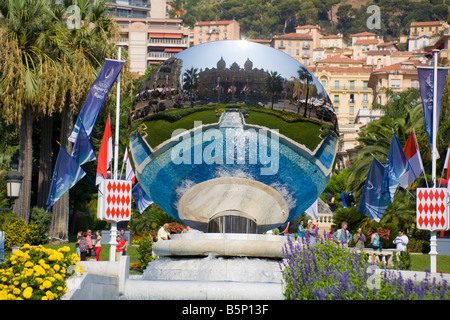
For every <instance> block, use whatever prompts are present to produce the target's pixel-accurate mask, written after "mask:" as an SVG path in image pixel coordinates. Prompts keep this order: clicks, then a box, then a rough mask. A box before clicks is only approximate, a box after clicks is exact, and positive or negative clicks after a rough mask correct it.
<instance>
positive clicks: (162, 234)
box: [157, 223, 170, 241]
mask: <svg viewBox="0 0 450 320" xmlns="http://www.w3.org/2000/svg"><path fill="white" fill-rule="evenodd" d="M168 229H169V224H168V223H165V224H164V225H163V226H162V227H161V228H159V230H158V234H157V239H158V241H159V240H169V239H170V232H169V231H167V230H168Z"/></svg>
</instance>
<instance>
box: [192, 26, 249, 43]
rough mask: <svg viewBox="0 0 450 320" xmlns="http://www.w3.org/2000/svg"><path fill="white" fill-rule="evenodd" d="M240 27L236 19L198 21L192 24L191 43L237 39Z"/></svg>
mask: <svg viewBox="0 0 450 320" xmlns="http://www.w3.org/2000/svg"><path fill="white" fill-rule="evenodd" d="M240 37H241V35H240V28H239V22H237V21H236V20H225V21H200V22H197V23H196V24H194V32H193V38H192V45H194V46H196V45H198V44H201V43H206V42H211V41H218V40H239V39H240Z"/></svg>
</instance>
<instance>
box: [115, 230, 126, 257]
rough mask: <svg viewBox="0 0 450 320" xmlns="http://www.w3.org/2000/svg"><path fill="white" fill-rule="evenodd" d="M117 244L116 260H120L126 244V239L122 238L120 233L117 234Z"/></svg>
mask: <svg viewBox="0 0 450 320" xmlns="http://www.w3.org/2000/svg"><path fill="white" fill-rule="evenodd" d="M116 239H117V245H116V261H120V256H121V255H122V252H123V246H124V245H125V241H123V240H121V239H120V235H119V236H117V238H116Z"/></svg>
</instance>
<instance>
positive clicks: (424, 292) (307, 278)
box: [282, 238, 450, 300]
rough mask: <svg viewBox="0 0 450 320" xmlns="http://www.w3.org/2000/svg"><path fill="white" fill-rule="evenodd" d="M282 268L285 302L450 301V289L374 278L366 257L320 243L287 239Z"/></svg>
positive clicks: (388, 274)
mask: <svg viewBox="0 0 450 320" xmlns="http://www.w3.org/2000/svg"><path fill="white" fill-rule="evenodd" d="M284 254H285V260H284V262H283V264H282V268H283V276H284V279H285V283H286V286H285V298H286V299H289V300H292V299H303V300H400V299H402V300H403V299H405V300H416V299H428V300H450V287H448V286H447V283H446V282H445V281H444V282H443V285H442V286H441V287H438V286H437V285H436V283H434V282H433V283H430V281H429V279H428V277H427V278H426V279H425V280H423V281H422V282H420V283H414V282H413V281H412V280H411V279H407V280H405V279H402V277H401V275H400V276H396V274H394V273H393V272H390V271H389V270H388V269H384V276H380V275H375V274H374V271H375V270H374V269H377V267H376V266H371V265H370V264H369V263H368V259H367V254H366V253H365V252H362V253H361V254H358V253H357V252H355V251H353V250H349V249H345V248H341V247H338V246H336V245H334V244H333V243H332V242H331V241H322V242H320V243H317V244H316V245H315V246H301V245H299V244H297V243H295V244H294V243H293V242H291V241H290V239H289V238H288V245H287V246H286V247H285V248H284Z"/></svg>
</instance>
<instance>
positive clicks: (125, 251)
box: [120, 229, 129, 256]
mask: <svg viewBox="0 0 450 320" xmlns="http://www.w3.org/2000/svg"><path fill="white" fill-rule="evenodd" d="M120 239H122V240H123V241H124V242H125V244H124V245H123V251H122V254H123V255H124V256H125V255H126V254H127V249H128V244H129V240H128V236H127V235H126V234H125V229H120Z"/></svg>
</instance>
